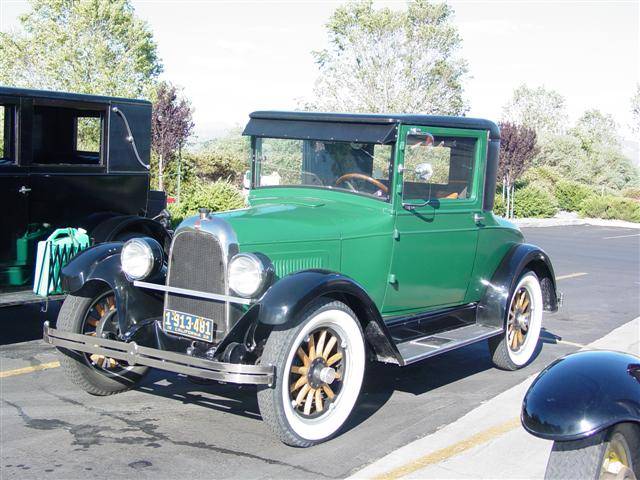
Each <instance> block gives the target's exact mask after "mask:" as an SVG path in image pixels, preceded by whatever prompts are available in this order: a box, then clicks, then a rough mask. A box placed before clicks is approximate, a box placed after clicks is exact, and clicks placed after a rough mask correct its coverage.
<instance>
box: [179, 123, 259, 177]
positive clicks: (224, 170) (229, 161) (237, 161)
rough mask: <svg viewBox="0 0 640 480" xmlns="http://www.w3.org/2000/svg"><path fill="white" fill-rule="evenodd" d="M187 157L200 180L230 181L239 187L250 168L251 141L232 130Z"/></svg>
mask: <svg viewBox="0 0 640 480" xmlns="http://www.w3.org/2000/svg"><path fill="white" fill-rule="evenodd" d="M187 157H188V159H189V161H190V162H191V163H193V165H194V166H195V169H196V171H197V172H198V176H199V177H200V178H202V179H204V180H208V181H217V180H228V181H230V182H233V183H235V184H238V185H239V184H240V183H241V182H242V178H243V175H244V172H245V171H246V170H247V169H248V168H249V157H250V145H249V139H248V137H243V136H242V135H241V131H240V130H232V131H231V132H229V133H228V134H227V135H226V136H224V137H222V138H218V139H216V140H212V141H210V142H207V143H206V144H204V145H202V147H201V148H200V149H198V150H196V151H193V152H190V153H189V154H188V155H187Z"/></svg>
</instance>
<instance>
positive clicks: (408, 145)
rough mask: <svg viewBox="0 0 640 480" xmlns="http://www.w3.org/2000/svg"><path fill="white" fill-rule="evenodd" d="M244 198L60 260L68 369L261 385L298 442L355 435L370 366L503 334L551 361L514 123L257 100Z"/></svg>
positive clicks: (502, 351) (545, 264) (498, 340)
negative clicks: (266, 107)
mask: <svg viewBox="0 0 640 480" xmlns="http://www.w3.org/2000/svg"><path fill="white" fill-rule="evenodd" d="M244 134H245V135H248V136H249V137H250V139H251V151H252V154H251V171H250V172H248V174H247V177H246V179H247V182H248V183H249V186H250V193H249V197H248V204H249V206H248V207H247V208H243V209H240V210H234V211H229V212H223V213H217V214H210V212H209V211H207V210H206V209H202V210H201V211H200V214H199V215H198V216H195V217H193V218H189V219H187V220H185V221H184V222H183V223H182V224H181V225H180V226H179V227H178V229H177V230H176V232H175V235H174V237H173V240H172V243H171V247H170V250H169V251H168V252H165V251H163V249H162V247H161V246H160V245H159V244H158V243H157V242H156V241H155V240H153V239H151V238H136V239H133V240H129V241H128V242H126V243H124V244H122V243H105V244H102V245H98V246H96V247H93V248H91V249H89V250H87V251H85V252H84V253H82V254H81V255H79V256H78V257H76V258H75V260H73V261H72V262H71V263H70V264H69V265H68V266H67V267H66V268H65V269H64V272H63V276H64V285H65V287H66V289H67V290H68V291H69V292H70V295H69V296H68V298H67V299H66V301H65V303H64V305H63V307H62V309H61V311H60V316H59V318H58V322H57V327H56V328H55V329H54V328H51V327H49V325H46V326H45V331H44V335H45V339H46V341H48V342H49V343H51V344H53V345H56V346H58V348H59V349H60V352H61V353H62V357H61V358H62V364H63V366H64V367H65V369H66V371H67V373H68V376H69V378H70V379H71V380H72V381H74V382H75V383H77V384H78V385H79V386H80V387H82V388H83V389H85V390H86V391H88V392H89V393H92V394H96V395H107V394H111V393H116V392H119V391H123V390H125V389H127V388H131V387H132V386H134V385H135V384H136V382H138V381H139V380H140V379H141V378H142V376H143V375H144V374H145V372H146V371H147V370H148V368H149V367H154V368H159V369H162V370H167V371H172V372H178V373H181V374H184V375H189V376H192V377H200V378H205V379H211V380H218V381H224V382H231V383H244V384H256V385H257V390H258V401H259V406H260V411H261V413H262V416H263V418H264V420H265V422H266V423H267V424H269V426H270V427H271V429H272V430H273V432H274V433H275V434H276V435H277V436H278V438H280V440H282V441H283V442H285V443H287V444H289V445H295V446H302V447H306V446H310V445H313V444H316V443H318V442H322V441H324V440H326V439H328V438H330V437H331V436H333V435H335V434H336V432H338V431H339V429H340V427H341V426H342V425H343V424H344V422H345V420H346V419H347V418H348V417H349V415H350V413H351V411H352V409H353V408H354V405H355V404H356V401H357V399H358V395H359V392H360V388H361V385H362V381H363V374H364V370H365V367H366V365H367V361H368V360H372V361H381V362H387V363H394V364H397V365H400V366H405V365H409V364H412V363H415V362H418V361H422V360H425V359H427V358H430V357H433V356H435V355H439V354H441V353H444V352H447V351H450V350H453V349H456V348H460V347H463V346H465V345H469V344H470V343H473V342H480V341H488V344H489V348H490V350H491V354H492V357H493V361H494V363H495V365H496V366H497V367H498V368H501V369H505V370H514V369H517V368H520V367H523V366H525V365H526V364H527V363H528V362H529V361H530V360H531V359H532V357H533V356H534V354H535V352H536V350H537V348H536V347H537V345H538V341H539V336H540V328H541V322H542V314H543V310H547V311H555V310H557V308H558V297H557V294H556V282H555V276H554V273H553V268H552V266H551V262H550V260H549V258H548V256H547V255H546V254H545V253H544V252H543V251H542V250H541V249H540V248H538V247H535V246H533V245H530V244H527V243H525V242H524V239H523V236H522V234H521V232H520V231H519V230H518V229H517V228H516V227H515V226H513V225H512V224H510V223H509V222H507V221H505V220H504V219H501V218H498V217H496V216H494V215H493V213H492V208H493V202H494V192H495V187H496V169H497V163H498V151H499V143H500V132H499V130H498V128H497V127H496V125H495V124H494V123H492V122H490V121H487V120H480V119H471V118H458V117H439V116H426V115H347V114H325V113H301V112H255V113H253V114H251V118H250V121H249V123H248V125H247V127H246V129H245V131H244Z"/></svg>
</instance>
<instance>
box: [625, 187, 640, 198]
mask: <svg viewBox="0 0 640 480" xmlns="http://www.w3.org/2000/svg"><path fill="white" fill-rule="evenodd" d="M622 196H623V197H626V198H633V199H634V200H640V187H628V188H625V189H624V190H623V191H622Z"/></svg>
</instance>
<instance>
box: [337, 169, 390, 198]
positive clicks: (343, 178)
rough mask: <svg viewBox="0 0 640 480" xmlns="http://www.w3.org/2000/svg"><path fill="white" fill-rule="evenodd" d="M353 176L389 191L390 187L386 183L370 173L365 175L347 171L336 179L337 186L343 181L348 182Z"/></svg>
mask: <svg viewBox="0 0 640 480" xmlns="http://www.w3.org/2000/svg"><path fill="white" fill-rule="evenodd" d="M352 178H357V179H358V180H364V181H365V182H369V183H371V184H372V185H375V186H376V187H378V188H379V189H380V190H382V191H383V192H384V193H389V189H388V188H387V186H386V185H385V184H384V183H382V182H380V181H379V180H376V179H375V178H373V177H370V176H369V175H365V174H364V173H347V174H345V175H342V176H341V177H340V178H338V179H337V180H336V186H338V185H340V184H341V183H343V182H348V181H349V180H351V179H352Z"/></svg>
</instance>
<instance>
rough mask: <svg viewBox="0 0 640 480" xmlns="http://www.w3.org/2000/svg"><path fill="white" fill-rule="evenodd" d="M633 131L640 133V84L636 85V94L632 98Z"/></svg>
mask: <svg viewBox="0 0 640 480" xmlns="http://www.w3.org/2000/svg"><path fill="white" fill-rule="evenodd" d="M631 117H632V118H633V121H632V123H631V129H632V130H633V131H634V132H635V133H640V84H637V85H636V93H635V94H634V95H633V97H631Z"/></svg>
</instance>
